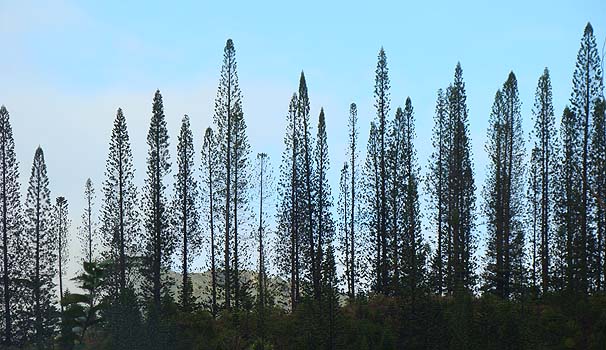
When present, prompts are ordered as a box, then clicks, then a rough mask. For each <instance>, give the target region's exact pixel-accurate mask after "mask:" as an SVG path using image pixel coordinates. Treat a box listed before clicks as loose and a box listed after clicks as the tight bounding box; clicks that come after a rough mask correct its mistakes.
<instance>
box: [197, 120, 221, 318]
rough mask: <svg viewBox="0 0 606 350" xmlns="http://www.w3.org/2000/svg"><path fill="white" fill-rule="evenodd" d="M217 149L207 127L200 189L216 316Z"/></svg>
mask: <svg viewBox="0 0 606 350" xmlns="http://www.w3.org/2000/svg"><path fill="white" fill-rule="evenodd" d="M217 154H218V149H217V142H216V139H215V136H214V134H213V129H212V128H210V127H208V128H207V129H206V132H205V133H204V140H203V144H202V166H201V171H202V191H203V197H202V199H203V205H204V206H203V211H204V213H205V218H206V221H207V222H208V231H209V236H210V237H209V240H210V278H211V283H210V289H211V291H210V310H211V313H212V315H213V317H216V316H217V311H218V308H217V292H218V291H217V252H216V249H217V237H216V231H215V229H216V226H217V219H218V215H219V210H218V206H217V203H216V200H217V188H218V183H217V181H218V178H217V175H218V174H217V171H218V166H219V163H218V158H217Z"/></svg>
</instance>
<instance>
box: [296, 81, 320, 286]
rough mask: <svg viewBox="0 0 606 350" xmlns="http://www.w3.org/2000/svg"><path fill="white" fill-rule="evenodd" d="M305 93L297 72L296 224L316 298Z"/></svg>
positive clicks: (311, 154)
mask: <svg viewBox="0 0 606 350" xmlns="http://www.w3.org/2000/svg"><path fill="white" fill-rule="evenodd" d="M309 110H310V107H309V94H308V91H307V82H306V80H305V74H304V73H303V72H301V77H300V79H299V94H298V98H297V123H298V128H299V131H298V132H297V135H298V137H299V138H300V140H299V142H300V143H299V146H300V150H299V151H300V153H301V154H300V157H301V160H300V161H301V164H300V167H301V168H300V170H299V171H297V175H298V176H299V177H300V179H299V181H300V182H301V188H300V189H299V191H301V194H300V195H299V196H298V203H297V204H298V207H299V210H298V211H299V212H300V213H301V215H302V220H301V223H300V225H299V230H300V231H301V243H302V247H301V248H302V249H301V253H302V254H303V258H304V262H305V265H304V266H308V271H306V273H307V276H306V277H307V279H308V282H310V284H311V291H310V294H311V295H312V296H314V297H315V298H318V296H319V293H320V288H321V286H320V283H321V273H320V271H319V268H320V265H321V263H322V261H321V260H318V259H319V258H320V253H319V252H318V247H317V246H316V242H317V240H316V237H317V235H318V233H317V232H316V230H317V228H318V227H317V226H316V225H317V223H315V222H314V219H316V218H317V216H318V214H317V213H316V212H315V209H316V208H315V207H314V204H315V200H316V199H315V198H314V195H315V191H316V188H315V187H314V185H315V182H314V173H315V171H316V170H315V169H314V150H313V143H314V140H313V137H312V135H311V128H312V127H311V122H310V114H309Z"/></svg>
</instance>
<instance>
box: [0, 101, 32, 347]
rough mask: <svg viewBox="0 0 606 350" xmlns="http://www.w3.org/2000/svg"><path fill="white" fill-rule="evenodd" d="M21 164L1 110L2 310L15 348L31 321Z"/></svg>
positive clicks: (0, 340) (3, 340) (6, 337)
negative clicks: (26, 295)
mask: <svg viewBox="0 0 606 350" xmlns="http://www.w3.org/2000/svg"><path fill="white" fill-rule="evenodd" d="M18 180H19V164H18V163H17V159H16V155H15V141H14V140H13V129H12V127H11V123H10V116H9V113H8V111H7V109H6V107H4V106H1V107H0V218H1V220H2V221H1V223H0V225H1V230H2V234H1V237H0V247H1V248H0V249H1V254H2V258H1V259H2V263H1V264H0V275H1V276H2V282H1V286H0V296H1V298H2V308H1V310H2V311H1V312H0V314H1V315H2V316H1V317H0V327H1V331H2V335H1V336H0V344H1V345H2V346H11V345H12V344H16V345H19V344H22V342H23V341H24V338H25V336H26V333H25V332H26V331H27V329H26V327H27V323H28V322H27V319H26V314H25V313H24V311H25V310H24V306H25V305H24V303H23V302H22V298H23V297H24V293H23V287H24V286H23V285H22V283H19V281H20V280H21V281H22V280H23V278H24V277H25V275H24V273H25V269H24V268H25V267H26V265H25V263H26V261H25V260H24V259H23V257H24V256H25V255H24V254H20V250H21V249H20V248H21V247H22V244H24V243H25V242H24V241H23V240H22V238H21V236H22V232H23V222H22V211H21V200H20V192H19V191H20V190H19V187H20V186H19V181H18Z"/></svg>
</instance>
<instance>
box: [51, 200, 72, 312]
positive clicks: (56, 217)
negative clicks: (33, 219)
mask: <svg viewBox="0 0 606 350" xmlns="http://www.w3.org/2000/svg"><path fill="white" fill-rule="evenodd" d="M52 221H53V223H52V224H53V231H54V239H55V242H56V243H57V262H58V267H59V270H58V271H57V272H58V274H59V302H60V304H61V301H63V296H64V294H63V275H65V268H66V266H67V263H68V261H69V251H68V240H67V232H68V230H69V225H70V220H69V216H68V206H67V199H65V197H57V199H56V203H55V207H54V208H53V213H52ZM61 312H62V313H63V304H61Z"/></svg>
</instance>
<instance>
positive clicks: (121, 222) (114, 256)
mask: <svg viewBox="0 0 606 350" xmlns="http://www.w3.org/2000/svg"><path fill="white" fill-rule="evenodd" d="M134 172H135V170H134V168H133V155H132V151H131V148H130V141H129V137H128V129H127V127H126V118H125V117H124V114H123V113H122V109H121V108H118V112H117V113H116V120H115V121H114V128H113V130H112V136H111V139H110V143H109V155H108V157H107V162H106V169H105V181H104V182H103V193H104V197H105V200H104V201H103V209H102V211H101V235H102V239H103V244H104V248H105V254H106V256H105V258H106V259H109V260H110V261H112V262H113V266H112V268H111V269H110V272H109V275H110V276H109V277H108V280H109V282H108V287H109V288H110V293H111V294H112V296H113V297H115V298H117V297H118V295H119V294H120V293H122V292H123V291H124V289H125V288H126V287H127V286H128V284H130V282H131V272H132V271H133V269H132V267H133V263H132V259H131V258H132V257H134V256H135V255H136V253H137V251H138V246H137V243H138V242H137V234H138V233H139V213H138V211H137V207H138V206H137V203H138V200H137V188H136V187H135V184H134V176H135V174H134Z"/></svg>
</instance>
